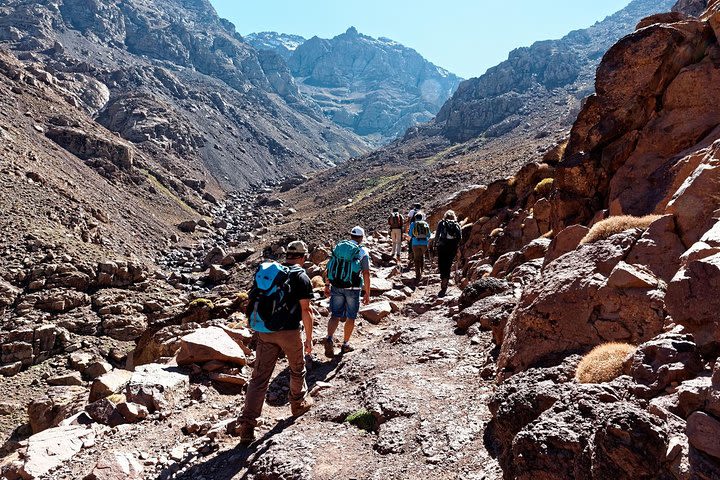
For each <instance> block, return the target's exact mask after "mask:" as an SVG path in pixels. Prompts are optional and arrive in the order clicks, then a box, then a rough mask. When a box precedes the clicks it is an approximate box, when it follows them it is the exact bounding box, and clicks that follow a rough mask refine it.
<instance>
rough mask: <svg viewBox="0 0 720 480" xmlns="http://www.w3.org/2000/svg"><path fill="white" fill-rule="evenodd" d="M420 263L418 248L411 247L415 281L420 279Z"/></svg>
mask: <svg viewBox="0 0 720 480" xmlns="http://www.w3.org/2000/svg"><path fill="white" fill-rule="evenodd" d="M422 261H423V254H422V250H421V248H420V247H419V246H415V247H413V262H414V264H415V280H417V281H419V280H420V279H421V278H422Z"/></svg>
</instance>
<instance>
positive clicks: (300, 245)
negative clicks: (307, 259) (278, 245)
mask: <svg viewBox="0 0 720 480" xmlns="http://www.w3.org/2000/svg"><path fill="white" fill-rule="evenodd" d="M286 253H287V255H305V254H306V253H308V248H307V245H305V242H303V241H302V240H295V241H294V242H290V243H288V246H287V252H286Z"/></svg>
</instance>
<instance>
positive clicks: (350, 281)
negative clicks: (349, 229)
mask: <svg viewBox="0 0 720 480" xmlns="http://www.w3.org/2000/svg"><path fill="white" fill-rule="evenodd" d="M360 252H361V247H360V245H358V244H357V243H355V242H352V241H350V240H344V241H342V242H340V243H338V244H337V245H336V246H335V249H334V250H333V253H332V257H330V261H329V262H328V264H327V273H328V280H330V283H331V284H332V286H333V287H335V288H359V287H362V285H363V279H362V277H361V276H360V270H361V266H360V260H361V258H362V257H361V254H360Z"/></svg>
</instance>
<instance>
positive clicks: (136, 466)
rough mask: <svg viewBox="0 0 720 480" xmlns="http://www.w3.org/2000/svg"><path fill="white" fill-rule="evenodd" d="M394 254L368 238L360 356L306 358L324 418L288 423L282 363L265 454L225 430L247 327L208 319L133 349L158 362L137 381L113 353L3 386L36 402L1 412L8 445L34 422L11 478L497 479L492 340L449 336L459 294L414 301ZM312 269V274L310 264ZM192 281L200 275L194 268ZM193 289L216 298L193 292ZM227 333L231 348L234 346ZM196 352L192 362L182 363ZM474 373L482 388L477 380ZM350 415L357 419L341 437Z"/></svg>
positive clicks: (7, 463)
mask: <svg viewBox="0 0 720 480" xmlns="http://www.w3.org/2000/svg"><path fill="white" fill-rule="evenodd" d="M201 228H202V227H201ZM262 228H265V227H262ZM388 243H389V239H388V238H387V237H380V238H379V239H372V238H370V239H369V245H370V248H371V251H372V257H373V261H374V263H373V265H374V266H373V272H374V273H373V287H372V288H373V299H372V303H371V304H370V305H369V306H367V307H364V308H363V309H362V310H361V315H362V317H363V318H362V320H360V321H359V322H358V325H357V328H356V332H355V335H354V342H353V343H354V346H355V347H356V350H355V351H354V352H350V353H347V354H345V355H338V356H336V357H335V358H333V359H328V358H325V356H324V354H323V353H322V352H321V350H322V347H321V345H316V347H315V352H314V353H313V355H312V357H308V369H309V374H308V383H309V388H310V389H311V392H312V395H313V396H314V397H315V399H316V406H315V408H314V409H313V410H311V412H309V413H308V414H306V415H305V416H304V417H301V418H299V419H293V418H292V417H290V416H289V405H288V404H287V391H288V381H289V378H288V371H287V363H286V361H285V360H284V359H281V360H280V361H279V362H278V366H277V369H276V374H275V376H274V378H273V380H272V383H271V386H270V390H269V393H268V397H267V405H266V408H265V410H264V414H263V419H264V420H263V422H262V426H261V427H260V428H259V432H258V434H259V435H258V438H259V440H258V441H256V442H255V443H254V444H253V445H251V446H250V447H249V448H248V447H240V446H238V442H237V439H236V438H234V437H232V436H230V435H229V434H228V425H229V424H230V423H231V422H232V421H233V420H234V419H236V418H237V417H238V415H239V413H240V411H241V409H242V405H243V399H244V395H243V390H244V384H245V382H246V381H247V379H248V378H249V375H250V370H249V369H250V366H249V365H252V361H253V353H252V351H251V350H250V349H248V347H246V346H245V345H246V344H248V343H249V342H250V339H251V336H250V334H249V332H247V330H245V329H244V327H243V323H242V317H241V316H238V315H237V314H234V315H232V316H231V317H230V318H229V319H228V320H222V319H212V318H211V317H212V315H211V314H209V313H207V312H206V313H207V314H206V315H204V317H205V318H207V320H202V317H203V315H202V314H201V315H199V316H198V315H196V318H194V319H190V321H183V322H182V323H181V325H177V326H174V325H171V326H168V327H163V328H159V329H158V328H151V329H150V330H148V331H149V332H151V333H152V335H151V339H150V341H149V342H143V340H140V341H139V342H138V343H139V346H138V347H137V348H136V349H135V350H134V351H131V353H130V354H129V355H128V358H131V359H133V360H134V361H137V362H139V363H146V362H147V361H148V360H150V363H149V364H146V365H141V366H137V367H136V368H135V372H129V371H127V370H124V369H123V366H122V365H118V367H116V368H114V367H113V366H112V365H111V364H110V363H108V361H106V360H104V357H107V356H111V354H110V352H109V351H108V350H107V348H109V347H106V349H105V350H103V346H102V345H99V346H98V345H96V346H95V347H94V349H95V351H96V352H98V353H99V354H96V355H93V354H90V353H84V352H85V351H86V350H90V351H92V350H93V348H89V347H91V345H90V344H89V343H88V344H83V346H82V347H84V348H80V349H79V351H76V352H74V353H73V352H70V351H68V352H66V353H62V354H59V355H57V356H55V357H53V358H52V359H51V360H49V361H47V362H44V363H42V364H39V365H36V366H33V367H31V368H29V369H27V370H24V371H22V372H20V373H19V374H17V375H15V376H14V377H11V378H10V379H9V380H8V381H6V382H4V383H3V385H2V390H3V393H4V394H5V396H7V397H8V398H15V399H17V398H19V397H18V395H17V393H16V392H20V393H21V396H22V397H25V398H34V400H32V401H31V402H30V403H29V404H28V407H27V410H26V411H25V414H23V412H22V409H21V405H20V404H15V403H13V402H6V403H3V404H2V408H3V410H2V415H3V417H4V418H3V420H4V421H3V424H4V425H5V427H4V428H5V429H6V430H5V431H8V430H7V427H9V426H12V425H17V424H22V422H23V419H24V418H25V419H27V418H28V417H27V416H25V415H29V418H30V423H29V424H28V425H27V426H25V427H20V428H19V429H15V431H14V432H13V433H12V435H11V437H10V440H9V441H8V442H6V444H5V446H4V447H3V448H4V449H5V451H6V452H7V454H8V455H9V456H8V457H7V458H6V459H5V460H4V461H3V463H2V465H3V467H2V468H3V470H2V471H3V474H4V475H5V476H6V477H7V478H84V477H85V476H86V475H94V476H90V477H88V478H113V477H108V476H107V475H118V474H119V475H127V477H126V478H213V479H214V478H228V479H231V478H336V475H338V474H339V473H338V472H341V473H340V475H341V476H342V477H347V478H381V477H389V478H398V479H399V478H411V477H415V476H418V475H420V473H421V472H425V471H428V470H430V471H437V472H439V473H438V475H440V478H499V473H498V472H499V470H498V467H497V463H496V462H495V461H493V460H492V459H491V458H490V457H489V455H488V454H487V452H486V450H485V447H484V439H483V431H484V426H485V424H486V423H487V422H488V421H489V411H488V409H487V398H488V396H489V395H490V394H491V392H492V389H493V387H492V384H491V383H490V382H489V379H490V378H491V377H492V374H493V372H494V369H493V367H492V363H493V358H492V356H491V350H492V349H493V348H494V347H493V346H492V344H491V337H490V335H489V334H488V333H482V334H481V333H480V332H479V331H478V330H471V335H465V334H464V331H463V332H459V333H456V332H455V325H454V322H453V321H452V320H451V319H450V317H451V316H452V314H453V313H455V312H456V311H457V303H458V296H459V294H460V291H459V290H457V289H453V290H451V292H450V294H449V295H448V296H447V297H445V298H442V299H438V298H437V297H436V294H437V291H438V290H439V279H438V277H437V275H432V274H431V275H429V276H428V277H427V278H426V280H424V281H423V285H421V286H419V287H418V288H412V287H413V283H414V279H413V276H414V274H412V273H401V272H400V271H399V270H398V268H397V267H396V266H395V265H394V261H392V260H390V259H389V258H390V256H389V255H388V252H389V245H388ZM196 248H197V249H199V248H200V247H196ZM215 248H220V247H215ZM322 252H324V250H323V249H322V248H316V251H315V252H314V257H315V258H321V259H323V256H326V254H325V255H322ZM322 261H324V259H323V260H322ZM322 261H320V264H322ZM200 265H201V264H200ZM307 267H308V269H309V271H310V272H311V273H312V272H315V273H317V271H318V268H317V266H316V265H315V264H312V263H309V264H308V265H307ZM183 268H188V269H190V270H202V268H201V267H199V268H196V267H195V266H193V265H191V262H190V261H188V262H187V265H184V266H183ZM247 268H249V267H243V268H241V269H239V270H236V271H234V275H240V276H242V272H244V271H245V269H247ZM181 275H191V274H188V273H185V274H181ZM171 278H173V277H171ZM178 285H182V284H178ZM187 288H188V289H190V290H195V291H197V292H202V293H206V294H207V293H211V294H212V292H211V291H210V290H208V289H205V288H204V287H203V286H202V284H201V282H200V281H198V283H197V284H192V285H188V286H187ZM224 288H228V287H227V286H225V287H224ZM197 292H196V293H197ZM314 303H315V308H316V310H317V313H318V314H319V315H317V316H316V326H315V332H314V337H315V339H316V342H317V341H318V340H317V339H322V338H323V337H324V334H325V329H326V325H327V323H326V322H327V319H328V312H327V300H325V299H324V298H322V295H321V293H320V292H318V294H317V300H316V301H315V302H314ZM196 313H197V312H196ZM226 332H227V333H226ZM228 334H229V335H230V337H232V338H233V339H235V342H232V341H231V342H230V344H228V343H227V342H226V340H227V339H228V338H230V337H228ZM218 335H219V336H218ZM193 338H194V339H193ZM223 341H225V343H223ZM98 343H100V342H98ZM178 346H179V351H178V353H177V354H174V352H175V350H176V349H177V348H178ZM208 346H210V347H209V348H210V351H211V353H209V354H208V353H207V350H208V348H207V347H208ZM238 346H240V350H239V351H237V348H238ZM188 349H189V350H190V351H192V352H195V353H191V354H189V356H188V354H187V353H186V352H187V350H188ZM70 350H72V349H70ZM336 350H337V351H338V352H339V349H336ZM165 352H168V354H169V356H164V355H167V354H166V353H165ZM197 352H201V353H200V356H199V357H198V356H194V355H195V354H196V353H197ZM233 355H234V357H233ZM183 357H187V358H183ZM188 358H189V360H188ZM120 360H122V359H121V358H118V361H120ZM115 363H116V364H117V362H115ZM178 363H180V364H182V365H183V366H179V367H178V366H177V364H178ZM243 365H244V366H243ZM480 372H483V376H484V377H485V378H486V379H488V381H479V380H478V374H479V373H480ZM469 386H473V387H472V388H469ZM88 392H89V393H88ZM108 395H109V396H108ZM88 397H89V399H88ZM353 415H354V416H355V417H357V418H358V419H359V420H356V421H353V422H348V421H347V420H348V419H349V418H352V417H353ZM25 421H27V420H25ZM30 434H32V435H30ZM58 439H60V440H58ZM440 472H442V473H440ZM103 475H105V476H103ZM124 478H125V477H124Z"/></svg>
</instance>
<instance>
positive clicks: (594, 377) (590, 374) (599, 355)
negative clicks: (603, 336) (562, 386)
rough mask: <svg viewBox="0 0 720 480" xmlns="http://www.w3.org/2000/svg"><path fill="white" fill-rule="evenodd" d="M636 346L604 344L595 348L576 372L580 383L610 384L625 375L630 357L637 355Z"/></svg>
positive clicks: (584, 358) (576, 377)
mask: <svg viewBox="0 0 720 480" xmlns="http://www.w3.org/2000/svg"><path fill="white" fill-rule="evenodd" d="M636 348H637V347H635V346H634V345H630V344H628V343H614V342H612V343H604V344H602V345H598V346H597V347H595V348H593V349H592V350H591V351H590V352H589V353H588V354H587V355H585V356H584V357H583V359H582V360H581V361H580V364H579V365H578V367H577V370H576V371H575V380H577V381H578V382H580V383H603V382H610V381H612V380H614V379H615V378H617V377H619V376H620V375H622V374H623V365H624V364H625V359H626V358H627V357H628V355H631V354H633V353H635V349H636Z"/></svg>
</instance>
